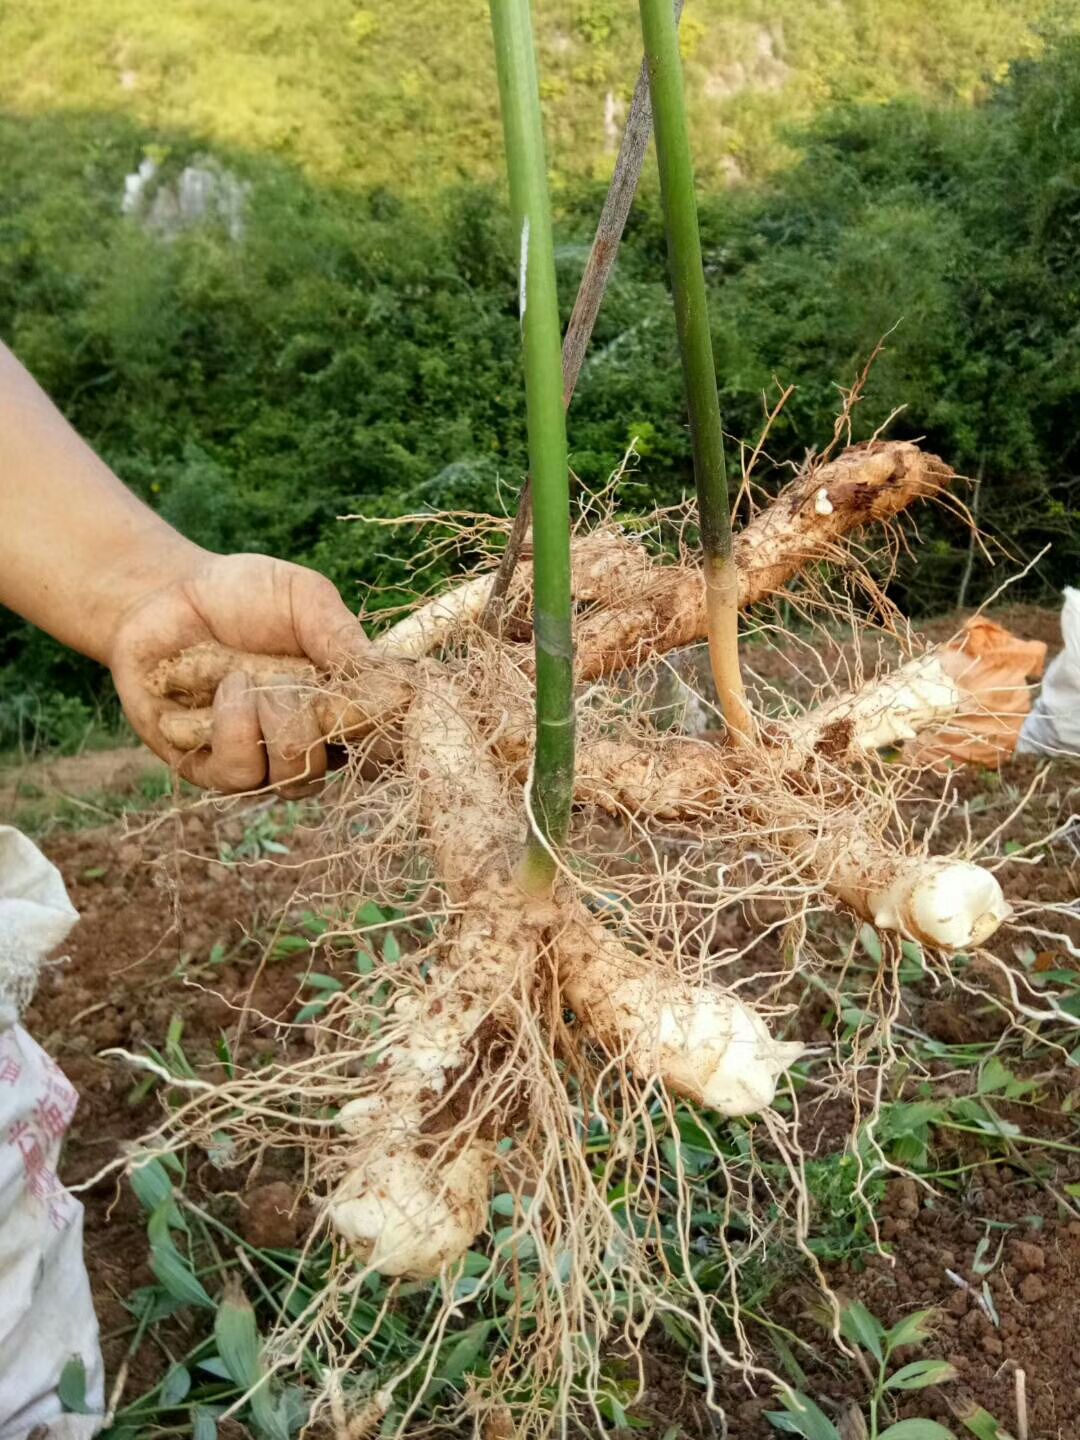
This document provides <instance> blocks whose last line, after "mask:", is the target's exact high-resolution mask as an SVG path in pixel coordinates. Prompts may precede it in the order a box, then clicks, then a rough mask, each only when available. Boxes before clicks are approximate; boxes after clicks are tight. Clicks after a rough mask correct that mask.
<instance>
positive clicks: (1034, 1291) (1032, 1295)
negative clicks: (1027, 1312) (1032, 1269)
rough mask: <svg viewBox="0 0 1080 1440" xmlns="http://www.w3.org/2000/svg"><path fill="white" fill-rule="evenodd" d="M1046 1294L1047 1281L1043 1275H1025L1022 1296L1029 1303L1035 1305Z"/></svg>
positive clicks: (1021, 1287)
mask: <svg viewBox="0 0 1080 1440" xmlns="http://www.w3.org/2000/svg"><path fill="white" fill-rule="evenodd" d="M1045 1294H1046V1281H1045V1280H1044V1279H1043V1278H1042V1276H1041V1275H1025V1276H1024V1280H1023V1283H1022V1284H1021V1286H1020V1298H1021V1300H1023V1301H1025V1302H1026V1303H1027V1304H1028V1305H1034V1304H1035V1303H1036V1301H1038V1300H1041V1299H1042V1298H1043V1296H1044V1295H1045Z"/></svg>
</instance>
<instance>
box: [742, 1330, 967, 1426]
mask: <svg viewBox="0 0 1080 1440" xmlns="http://www.w3.org/2000/svg"><path fill="white" fill-rule="evenodd" d="M932 1317H933V1311H931V1310H921V1311H919V1312H918V1313H916V1314H913V1315H907V1316H905V1317H904V1319H903V1320H899V1321H897V1323H896V1324H895V1325H894V1326H893V1327H892V1329H891V1330H886V1329H885V1327H884V1326H883V1325H882V1324H881V1322H880V1321H879V1320H878V1319H876V1317H875V1316H873V1315H872V1314H871V1313H870V1311H869V1310H867V1308H866V1306H865V1305H862V1304H861V1303H860V1302H859V1301H852V1302H850V1303H849V1304H847V1305H845V1306H844V1308H843V1311H842V1313H841V1317H840V1333H841V1335H843V1337H844V1338H845V1340H848V1341H850V1342H851V1344H853V1345H857V1346H858V1348H859V1350H860V1351H861V1352H862V1353H863V1355H864V1356H865V1357H866V1358H867V1360H868V1361H871V1362H873V1365H874V1366H876V1367H877V1373H876V1376H875V1377H874V1380H873V1387H872V1389H871V1391H870V1394H869V1396H868V1397H867V1401H866V1418H867V1440H953V1432H952V1431H951V1430H949V1429H947V1428H946V1426H944V1425H941V1424H939V1423H938V1422H937V1421H936V1420H920V1419H908V1420H897V1421H894V1422H893V1423H892V1424H888V1425H887V1426H886V1428H885V1429H884V1430H882V1429H881V1428H880V1426H881V1417H882V1412H883V1411H884V1410H885V1409H886V1408H887V1406H888V1405H889V1402H890V1401H891V1400H894V1399H895V1398H896V1396H898V1395H900V1394H903V1393H906V1392H910V1391H913V1390H924V1389H925V1388H926V1387H927V1386H928V1385H942V1384H944V1383H945V1382H947V1381H949V1380H953V1379H955V1377H956V1371H955V1369H954V1368H953V1367H952V1366H951V1365H950V1364H949V1363H948V1361H947V1360H912V1361H909V1362H908V1363H907V1364H904V1365H901V1366H900V1367H899V1368H897V1369H894V1368H893V1365H892V1360H893V1356H894V1354H895V1352H896V1351H897V1350H899V1349H900V1348H901V1347H902V1346H906V1345H919V1344H922V1342H923V1341H925V1340H928V1339H929V1338H930V1335H931V1331H930V1321H931V1319H932ZM779 1399H780V1403H781V1405H782V1406H783V1407H784V1408H783V1409H782V1410H773V1411H770V1412H768V1416H767V1418H768V1420H769V1423H770V1424H771V1425H772V1426H773V1428H774V1429H775V1430H779V1431H780V1432H782V1433H783V1434H785V1435H801V1436H802V1437H803V1440H841V1434H840V1430H839V1428H838V1426H837V1425H835V1424H834V1423H833V1421H832V1420H830V1419H829V1417H828V1416H827V1415H826V1414H825V1412H824V1411H823V1410H822V1409H821V1407H820V1406H819V1405H817V1404H816V1403H815V1402H814V1401H813V1400H811V1399H810V1397H809V1396H807V1395H804V1394H802V1393H801V1392H799V1391H797V1390H792V1389H785V1390H782V1391H781V1392H780V1396H779Z"/></svg>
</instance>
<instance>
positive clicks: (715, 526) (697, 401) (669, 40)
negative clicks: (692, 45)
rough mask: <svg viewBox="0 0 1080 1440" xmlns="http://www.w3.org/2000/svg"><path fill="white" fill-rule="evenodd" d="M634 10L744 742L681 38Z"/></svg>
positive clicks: (693, 430)
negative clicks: (649, 97) (638, 19)
mask: <svg viewBox="0 0 1080 1440" xmlns="http://www.w3.org/2000/svg"><path fill="white" fill-rule="evenodd" d="M640 6H641V31H642V36H643V38H644V42H645V60H646V64H647V65H648V68H649V90H650V93H651V95H652V109H653V129H654V131H655V134H656V158H657V162H658V164H659V168H660V193H661V197H662V200H663V205H664V224H665V228H666V230H667V248H668V266H669V269H670V272H671V289H672V294H673V297H674V301H675V323H676V326H677V328H678V333H679V350H680V353H681V355H682V368H683V383H684V385H685V388H686V406H687V410H688V411H689V415H690V440H691V444H692V446H693V451H694V480H695V484H696V486H697V502H698V518H699V522H700V525H701V546H702V550H703V551H704V559H705V587H706V596H707V600H708V612H709V656H710V659H711V661H712V671H713V679H714V680H715V682H716V689H717V693H718V695H719V699H720V704H721V707H722V709H723V712H724V718H725V720H726V722H727V726H728V729H729V730H730V731H731V732H732V734H733V736H735V737H736V738H740V739H743V740H748V739H749V738H750V737H751V735H752V734H753V728H752V722H751V719H750V714H749V711H748V710H747V707H746V697H745V695H744V693H743V687H742V677H741V675H740V673H739V651H738V584H737V577H736V575H735V567H734V564H733V562H732V557H731V510H730V501H729V499H728V487H727V468H726V464H725V460H724V432H723V427H722V425H721V422H720V402H719V400H718V398H717V394H716V367H715V364H714V361H713V349H712V336H711V335H710V333H709V311H708V305H707V301H706V296H705V269H704V266H703V264H702V259H701V236H700V234H699V231H698V212H697V198H696V196H695V194H694V166H693V161H692V159H691V155H690V130H689V126H688V124H687V119H686V97H685V95H684V93H683V73H682V59H681V57H680V55H679V36H678V30H677V28H676V23H675V17H674V15H673V14H672V8H671V0H640Z"/></svg>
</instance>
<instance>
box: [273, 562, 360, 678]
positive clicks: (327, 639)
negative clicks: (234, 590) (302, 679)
mask: <svg viewBox="0 0 1080 1440" xmlns="http://www.w3.org/2000/svg"><path fill="white" fill-rule="evenodd" d="M290 600H291V604H292V613H293V617H294V624H295V627H296V638H297V640H298V642H299V644H300V648H301V650H303V652H304V654H305V655H306V656H307V657H308V659H309V660H310V661H311V662H312V663H313V664H314V665H315V666H316V667H317V668H318V669H320V670H334V669H336V668H337V667H338V666H340V665H344V664H347V663H348V662H349V661H350V660H354V661H355V660H370V659H371V657H372V653H373V646H372V643H371V641H370V640H369V639H368V637H367V636H366V635H365V633H364V627H363V626H362V625H361V624H360V621H359V620H358V619H357V618H356V616H355V615H354V614H353V613H352V611H351V610H350V609H349V607H348V606H347V605H346V604H345V602H344V600H342V598H341V596H340V595H339V594H338V591H337V587H336V586H335V585H334V584H333V582H332V581H330V580H328V579H327V578H326V576H325V575H320V574H319V573H318V571H316V570H306V569H304V568H303V567H302V566H300V565H298V566H297V567H296V568H295V570H294V572H293V575H292V583H291V586H290Z"/></svg>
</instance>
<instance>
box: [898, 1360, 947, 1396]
mask: <svg viewBox="0 0 1080 1440" xmlns="http://www.w3.org/2000/svg"><path fill="white" fill-rule="evenodd" d="M955 1379H956V1369H955V1367H954V1366H952V1365H950V1364H949V1362H948V1361H947V1360H913V1361H912V1362H911V1364H910V1365H904V1366H903V1367H902V1368H901V1369H899V1370H897V1371H896V1373H895V1374H893V1375H890V1376H889V1378H888V1380H886V1382H885V1388H886V1390H925V1389H926V1387H927V1385H944V1384H945V1382H946V1381H947V1380H955Z"/></svg>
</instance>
